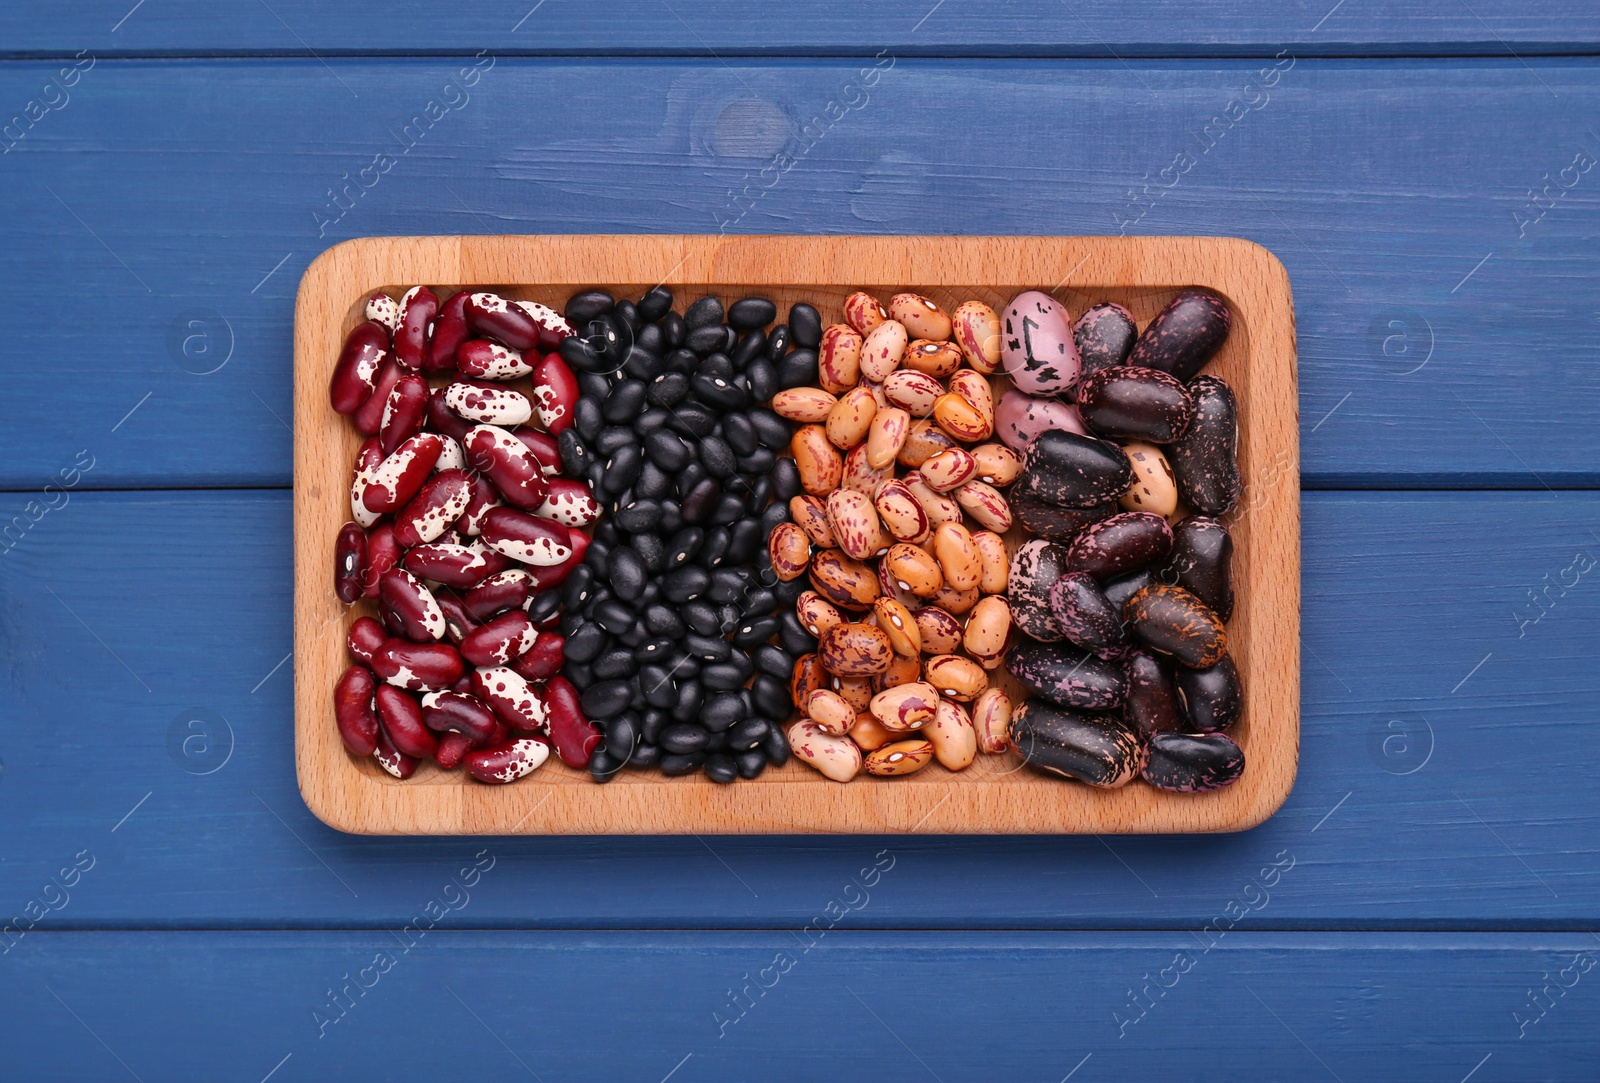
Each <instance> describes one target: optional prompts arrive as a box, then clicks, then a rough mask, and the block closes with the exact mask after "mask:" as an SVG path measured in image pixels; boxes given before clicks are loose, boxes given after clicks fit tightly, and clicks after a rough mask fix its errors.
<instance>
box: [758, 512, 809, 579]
mask: <svg viewBox="0 0 1600 1083" xmlns="http://www.w3.org/2000/svg"><path fill="white" fill-rule="evenodd" d="M767 556H768V558H769V559H770V560H771V561H772V573H773V574H774V575H776V576H777V577H778V578H779V579H781V580H782V581H783V582H785V583H788V582H790V581H792V580H795V579H799V578H800V577H801V576H802V575H804V574H806V569H807V568H809V567H810V566H811V543H810V541H808V540H807V538H806V532H805V531H803V530H801V529H800V528H799V527H798V526H795V525H794V524H793V523H779V524H778V525H777V526H776V527H774V528H773V530H772V533H771V534H769V535H767Z"/></svg>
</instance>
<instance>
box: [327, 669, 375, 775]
mask: <svg viewBox="0 0 1600 1083" xmlns="http://www.w3.org/2000/svg"><path fill="white" fill-rule="evenodd" d="M376 688H377V684H376V682H374V681H373V679H372V671H371V670H370V669H368V668H367V667H366V666H351V667H350V668H349V669H347V670H345V671H344V676H342V677H340V678H339V683H338V684H336V685H334V686H333V717H334V721H335V722H337V723H338V725H339V736H340V737H341V738H343V739H344V747H346V748H348V749H349V750H350V751H351V753H352V754H354V755H357V756H370V755H372V753H373V752H374V751H375V750H376V749H377V747H378V716H377V715H376V714H374V713H373V710H372V698H373V694H374V692H375V691H376Z"/></svg>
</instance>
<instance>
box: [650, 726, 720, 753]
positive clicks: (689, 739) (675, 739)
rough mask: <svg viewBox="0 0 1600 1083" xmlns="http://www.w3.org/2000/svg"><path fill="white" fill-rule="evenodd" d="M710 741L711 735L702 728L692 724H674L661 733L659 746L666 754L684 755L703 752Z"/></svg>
mask: <svg viewBox="0 0 1600 1083" xmlns="http://www.w3.org/2000/svg"><path fill="white" fill-rule="evenodd" d="M710 740H711V734H710V733H708V732H707V731H706V730H705V728H704V727H702V726H697V725H695V724H694V723H693V722H674V723H673V724H672V725H670V726H667V727H665V728H664V729H662V731H661V739H660V742H659V743H660V745H661V747H662V748H664V749H666V750H667V751H668V752H674V753H677V754H678V755H680V756H681V755H684V754H685V753H689V752H700V751H702V750H704V748H705V747H706V745H707V744H708V743H709V742H710Z"/></svg>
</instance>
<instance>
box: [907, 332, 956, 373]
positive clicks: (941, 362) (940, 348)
mask: <svg viewBox="0 0 1600 1083" xmlns="http://www.w3.org/2000/svg"><path fill="white" fill-rule="evenodd" d="M900 363H901V364H902V365H904V366H905V367H906V368H909V369H912V370H913V371H916V372H920V373H923V374H924V375H927V376H935V377H939V378H940V379H943V378H944V377H946V376H949V375H950V374H952V373H954V372H955V371H956V370H957V369H959V368H960V367H961V350H960V348H959V347H957V346H956V345H955V344H954V343H951V342H930V341H929V340H927V339H923V338H919V339H917V340H916V341H915V342H913V343H911V344H910V345H908V346H907V347H906V353H905V357H903V358H902V359H901V362H900Z"/></svg>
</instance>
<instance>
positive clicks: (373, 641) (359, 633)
mask: <svg viewBox="0 0 1600 1083" xmlns="http://www.w3.org/2000/svg"><path fill="white" fill-rule="evenodd" d="M388 638H389V633H387V632H385V631H384V630H383V625H381V624H379V623H378V622H377V621H375V620H373V619H372V618H371V617H358V618H356V622H355V623H354V624H352V625H351V626H350V632H349V634H348V635H346V636H345V640H344V645H345V649H346V650H348V651H349V652H350V657H352V658H354V659H356V661H358V662H364V663H366V664H367V665H369V666H370V665H371V664H372V656H373V655H374V654H376V653H377V651H378V648H379V647H381V646H383V645H384V643H385V642H386V641H387V640H388Z"/></svg>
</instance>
